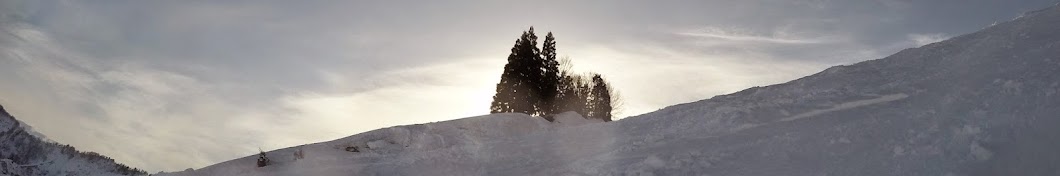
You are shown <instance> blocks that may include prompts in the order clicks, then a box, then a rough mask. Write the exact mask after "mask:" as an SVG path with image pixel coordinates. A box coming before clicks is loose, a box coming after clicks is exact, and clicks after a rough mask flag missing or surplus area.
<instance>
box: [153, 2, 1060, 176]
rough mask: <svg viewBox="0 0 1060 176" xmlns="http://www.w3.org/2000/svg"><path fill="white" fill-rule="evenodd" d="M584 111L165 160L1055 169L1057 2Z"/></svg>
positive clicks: (731, 169) (497, 167)
mask: <svg viewBox="0 0 1060 176" xmlns="http://www.w3.org/2000/svg"><path fill="white" fill-rule="evenodd" d="M576 119H580V118H578V116H577V115H576V114H563V115H561V119H560V120H558V121H560V122H563V123H555V122H551V123H550V122H548V121H544V120H542V119H541V118H532V117H529V116H526V115H520V114H493V115H486V116H478V117H470V118H465V119H458V120H452V121H444V122H436V123H429V124H420V125H409V126H398V127H391V128H384V129H379V130H375V131H370V132H366V133H361V134H357V135H353V136H350V137H347V138H343V139H338V140H335V141H329V142H323V143H316V144H308V145H305V146H297V147H291V148H285V149H280V150H274V151H269V152H268V155H269V156H270V157H271V158H272V160H274V164H273V165H270V166H267V167H262V168H258V167H255V165H254V164H255V162H254V161H255V159H256V156H248V157H244V158H239V159H235V160H232V161H227V162H223V163H219V164H216V165H212V166H208V167H205V168H202V169H198V170H191V171H184V172H177V173H171V174H169V175H1060V7H1052V8H1048V9H1043V10H1039V11H1035V12H1030V13H1027V14H1026V15H1024V16H1023V17H1021V18H1018V19H1015V20H1013V21H1010V22H1005V23H1001V24H997V25H994V26H992V27H989V28H987V29H984V30H982V31H980V32H976V33H972V34H967V35H963V36H959V37H955V38H952V39H949V40H946V41H943V42H938V43H934V44H929V45H926V46H923V47H920V48H912V49H906V50H903V51H901V52H899V53H896V54H894V55H891V56H888V57H886V58H883V59H878V60H871V61H865V62H861V63H857V64H853V65H849V66H836V67H832V68H829V69H827V70H824V71H822V72H820V73H817V74H814V75H811V76H807V77H804V78H801V79H798V80H794V81H791V82H787V83H783V84H778V85H772V86H767V87H756V88H751V89H747V90H744V91H740V92H737V93H734V94H730V95H722V96H717V97H714V98H711V99H707V100H702V101H697V102H692V103H686V104H680V105H675V106H671V107H667V108H664V109H661V110H659V111H656V112H651V113H648V114H644V115H640V116H636V117H630V118H627V119H623V120H619V121H614V122H609V123H587V122H584V121H578V120H576ZM354 149H356V151H357V152H351V151H354ZM296 150H302V151H303V152H304V156H305V157H304V159H299V160H295V159H294V153H295V151H296Z"/></svg>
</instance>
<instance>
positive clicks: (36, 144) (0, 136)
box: [0, 106, 146, 176]
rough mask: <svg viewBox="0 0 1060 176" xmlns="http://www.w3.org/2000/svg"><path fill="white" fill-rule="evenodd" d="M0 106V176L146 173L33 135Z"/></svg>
mask: <svg viewBox="0 0 1060 176" xmlns="http://www.w3.org/2000/svg"><path fill="white" fill-rule="evenodd" d="M25 127H26V126H25V124H23V123H22V122H19V121H18V120H16V119H15V117H14V116H11V114H8V113H7V111H5V110H4V107H3V106H0V176H30V175H71V176H72V175H146V173H144V172H143V171H140V170H138V169H136V168H130V167H128V166H125V165H122V164H118V163H115V162H114V160H113V159H110V158H108V157H106V156H103V155H99V154H96V153H93V152H80V151H77V150H76V149H74V147H71V146H69V145H62V144H58V143H54V142H50V141H47V140H46V139H41V138H38V137H37V136H35V134H32V133H36V132H32V131H29V130H27V129H25Z"/></svg>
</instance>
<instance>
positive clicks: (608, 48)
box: [0, 0, 1056, 172]
mask: <svg viewBox="0 0 1060 176" xmlns="http://www.w3.org/2000/svg"><path fill="white" fill-rule="evenodd" d="M1054 3H1056V1H1055V0H1019V1H1015V0H1014V1H995V0H971V1H969V0H940V1H908V0H875V1H838V0H747V1H728V0H725V1H697V2H690V1H490V0H481V1H448V2H440V1H401V0H398V1H341V2H340V1H134V0H129V1H55V0H42V1H30V0H26V1H21V0H0V104H2V105H3V106H4V107H5V108H6V109H7V110H8V111H11V113H12V114H13V115H15V116H16V117H18V118H19V119H20V120H22V121H24V122H26V123H27V124H29V125H31V126H33V127H34V129H35V130H37V131H39V132H40V133H42V134H44V135H45V136H47V137H48V138H49V139H51V140H53V141H56V142H59V143H64V144H70V145H72V146H75V147H77V148H78V149H81V150H86V151H94V152H98V153H101V154H103V155H107V156H110V157H112V158H114V159H116V160H117V161H118V162H122V163H125V164H128V165H130V166H134V167H139V168H142V169H145V170H147V171H149V172H157V171H175V170H183V169H185V168H199V167H203V166H206V165H209V164H212V163H217V162H221V161H225V160H229V159H233V158H237V157H242V156H247V155H251V154H255V153H257V152H258V149H259V148H260V149H263V150H273V149H278V148H284V147H288V146H294V145H299V144H306V143H314V142H322V141H326V140H332V139H336V138H340V137H344V136H349V135H353V134H356V133H359V132H364V131H368V130H373V129H378V128H383V127H388V126H394V125H404V124H415V123H427V122H434V121H442V120H450V119H457V118H462V117H469V116H476V115H483V114H487V113H489V110H488V107H489V103H490V101H491V97H492V96H493V94H494V90H495V88H496V87H495V86H496V83H497V81H498V80H499V79H500V74H501V69H502V68H503V66H504V64H505V62H506V58H507V56H508V54H509V52H510V49H511V47H512V45H513V44H514V41H515V39H516V38H517V37H519V35H520V34H521V33H522V31H524V30H527V29H528V28H529V27H530V26H534V29H535V31H536V32H538V35H539V36H544V34H545V33H547V32H548V31H551V32H554V34H555V36H556V38H557V45H558V46H557V48H558V53H559V56H560V57H569V58H570V59H571V60H572V61H573V65H574V69H575V70H576V71H593V72H597V73H600V74H602V75H604V76H605V77H606V78H607V79H609V80H610V82H612V84H613V85H614V86H615V88H616V89H617V90H618V91H619V92H621V98H622V99H623V101H624V102H625V103H624V106H623V107H622V109H621V111H620V112H621V114H620V115H619V117H626V116H634V115H638V114H642V113H645V112H649V111H653V110H656V109H659V108H662V107H666V106H668V105H673V104H677V103H684V102H690V101H695V100H700V99H706V98H710V97H712V96H715V95H720V94H725V93H731V92H735V91H738V90H742V89H745V88H749V87H753V86H765V85H770V84H776V83H782V82H785V81H789V80H792V79H796V78H799V77H802V76H806V75H809V74H812V73H815V72H817V71H820V70H822V69H824V68H827V67H829V66H833V65H841V64H850V63H854V62H858V61H864V60H869V59H877V58H881V57H883V56H886V55H889V54H891V53H894V52H897V51H899V50H901V49H904V48H909V47H917V46H920V45H924V44H928V43H932V42H936V41H940V40H944V39H946V38H949V37H953V36H956V35H960V34H964V33H968V32H972V31H976V30H979V29H982V28H984V27H987V26H989V25H991V24H993V23H995V22H1000V21H1007V20H1010V19H1013V18H1015V17H1018V16H1019V15H1020V14H1021V13H1022V12H1026V11H1031V10H1035V9H1039V8H1044V7H1047V6H1049V5H1052V4H1054ZM542 38H543V37H542Z"/></svg>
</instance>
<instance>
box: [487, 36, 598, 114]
mask: <svg viewBox="0 0 1060 176" xmlns="http://www.w3.org/2000/svg"><path fill="white" fill-rule="evenodd" d="M570 68H571V66H570V60H569V59H564V60H562V62H561V61H559V60H557V59H556V39H555V37H553V35H552V33H551V32H549V33H548V35H546V36H545V40H544V43H543V44H542V47H541V48H538V47H537V34H534V28H533V27H530V30H529V31H523V34H522V36H520V37H519V39H516V40H515V46H513V47H512V53H511V54H509V55H508V64H506V65H504V73H502V74H501V81H500V83H497V93H496V94H495V95H494V96H493V103H492V104H491V105H490V112H491V113H507V112H517V113H525V114H530V115H535V116H541V117H545V118H546V119H549V120H552V118H551V117H552V115H555V114H558V113H562V112H567V111H574V112H577V113H578V114H581V115H583V116H585V117H586V118H594V119H602V120H604V121H611V118H612V111H613V110H614V108H615V106H616V105H617V102H618V101H617V99H616V98H615V97H616V96H617V95H616V94H615V91H614V89H613V88H612V87H611V86H610V85H609V84H608V83H607V81H606V80H604V78H603V76H601V75H600V74H595V73H589V74H584V75H583V74H576V73H573V72H572V71H571V70H570Z"/></svg>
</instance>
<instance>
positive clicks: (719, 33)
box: [675, 27, 829, 44]
mask: <svg viewBox="0 0 1060 176" xmlns="http://www.w3.org/2000/svg"><path fill="white" fill-rule="evenodd" d="M675 34H678V35H683V36H691V37H700V38H706V39H716V40H725V41H734V42H761V43H775V44H820V43H825V42H829V41H827V40H823V39H811V38H801V37H796V36H790V35H785V34H787V33H786V32H785V31H780V30H778V31H774V32H773V33H772V34H770V35H760V34H753V33H752V32H749V31H747V30H737V29H722V28H717V27H706V28H703V29H700V30H696V31H690V32H676V33H675Z"/></svg>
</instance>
